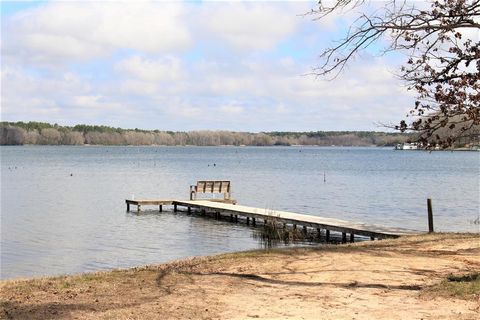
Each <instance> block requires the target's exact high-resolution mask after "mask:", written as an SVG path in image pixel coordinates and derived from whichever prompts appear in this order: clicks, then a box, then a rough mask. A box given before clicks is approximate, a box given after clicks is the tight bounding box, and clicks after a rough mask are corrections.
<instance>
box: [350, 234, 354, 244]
mask: <svg viewBox="0 0 480 320" xmlns="http://www.w3.org/2000/svg"><path fill="white" fill-rule="evenodd" d="M350 242H355V234H354V233H353V232H351V233H350Z"/></svg>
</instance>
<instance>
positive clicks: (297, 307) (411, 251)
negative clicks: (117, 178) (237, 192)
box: [0, 234, 480, 319]
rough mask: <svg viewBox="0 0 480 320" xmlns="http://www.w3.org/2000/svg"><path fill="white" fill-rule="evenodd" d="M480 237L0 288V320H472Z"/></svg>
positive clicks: (251, 257) (297, 252)
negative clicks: (469, 284)
mask: <svg viewBox="0 0 480 320" xmlns="http://www.w3.org/2000/svg"><path fill="white" fill-rule="evenodd" d="M474 272H480V236H479V235H472V234H470V235H468V234H436V235H424V236H413V237H405V238H400V239H395V240H382V241H369V242H362V243H355V244H347V245H329V246H322V247H315V248H297V249H277V250H271V251H253V252H242V253H236V254H226V255H219V256H213V257H203V258H192V259H187V260H182V261H174V262H171V263H168V264H163V265H157V266H145V267H138V268H133V269H128V270H114V271H110V272H97V273H90V274H82V275H74V276H62V277H53V278H42V279H26V280H8V281H2V282H1V284H0V299H1V308H0V317H2V318H4V319H254V318H260V319H480V295H478V294H476V295H473V296H472V295H470V296H468V297H467V298H465V297H464V298H458V297H451V296H448V295H447V296H445V295H444V294H437V293H436V291H435V290H430V289H431V288H434V287H435V285H437V284H438V283H441V282H442V281H443V280H444V279H445V278H446V277H447V276H448V275H449V274H468V273H474Z"/></svg>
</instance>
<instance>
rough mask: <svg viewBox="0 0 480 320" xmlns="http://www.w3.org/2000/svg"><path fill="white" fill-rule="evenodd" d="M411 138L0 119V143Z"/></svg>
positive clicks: (355, 142) (323, 142) (325, 142)
mask: <svg viewBox="0 0 480 320" xmlns="http://www.w3.org/2000/svg"><path fill="white" fill-rule="evenodd" d="M410 138H411V135H409V134H406V133H386V132H373V131H317V132H261V133H250V132H232V131H209V130H204V131H189V132H172V131H160V130H141V129H122V128H113V127H108V126H96V125H84V124H80V125H76V126H72V127H69V126H60V125H58V124H53V125H52V124H49V123H44V122H0V144H1V145H24V144H33V145H135V146H139V145H165V146H177V145H182V146H184V145H194V146H221V145H230V146H242V145H245V146H275V145H277V146H278V145H283V146H290V145H318V146H331V145H336V146H372V145H376V146H393V145H395V144H397V143H403V142H406V141H408V140H409V139H410Z"/></svg>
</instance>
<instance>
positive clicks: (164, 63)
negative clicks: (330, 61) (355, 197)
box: [1, 2, 413, 132]
mask: <svg viewBox="0 0 480 320" xmlns="http://www.w3.org/2000/svg"><path fill="white" fill-rule="evenodd" d="M309 5H310V3H303V2H302V3H296V2H292V3H288V2H287V3H285V2H273V3H269V2H259V3H257V2H251V3H250V2H249V3H237V2H235V3H217V2H204V3H163V2H138V3H137V2H47V3H40V4H39V3H33V4H32V6H31V7H30V8H27V9H22V10H18V11H16V12H14V13H9V14H8V15H5V16H2V43H1V46H2V47H1V49H2V51H1V54H2V72H1V80H2V95H1V99H2V100H1V105H2V111H1V116H2V120H4V121H18V120H36V121H49V122H58V123H60V124H64V125H69V124H76V123H88V124H105V125H111V126H120V127H138V128H146V129H162V130H196V129H226V130H239V131H254V132H257V131H270V130H294V131H304V130H382V128H378V127H377V126H376V125H375V123H379V122H383V123H388V122H395V121H397V120H399V119H400V118H401V117H403V116H404V115H405V113H406V110H408V108H409V107H410V105H411V103H412V101H413V99H412V96H411V95H410V94H409V93H408V92H407V91H406V89H405V88H403V87H402V85H401V83H399V82H398V80H396V78H395V76H394V75H393V73H392V71H394V70H395V68H396V64H397V61H396V60H395V59H387V58H386V57H365V59H363V60H359V61H355V62H354V63H353V64H352V65H350V67H349V70H347V71H346V72H345V73H344V74H342V75H341V76H340V77H339V78H337V79H335V80H334V81H323V80H320V79H316V78H315V77H314V76H309V75H306V74H308V73H310V71H311V69H312V68H313V67H315V66H316V63H317V62H318V61H317V56H318V54H319V52H320V51H321V49H322V48H324V47H325V46H326V45H328V43H329V41H330V40H331V39H332V38H334V37H335V36H336V35H339V34H341V33H342V32H344V31H345V28H347V27H348V19H345V17H338V19H337V20H335V19H333V20H332V19H330V20H329V21H327V22H326V23H323V24H319V23H317V22H314V21H312V20H311V19H310V18H308V17H304V16H302V15H301V14H302V13H305V12H307V11H308V10H309V9H310V7H309Z"/></svg>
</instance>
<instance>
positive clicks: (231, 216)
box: [230, 214, 233, 222]
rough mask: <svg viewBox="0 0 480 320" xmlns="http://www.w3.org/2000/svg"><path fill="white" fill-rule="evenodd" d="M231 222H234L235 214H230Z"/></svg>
mask: <svg viewBox="0 0 480 320" xmlns="http://www.w3.org/2000/svg"><path fill="white" fill-rule="evenodd" d="M230 222H233V214H231V215H230Z"/></svg>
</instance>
